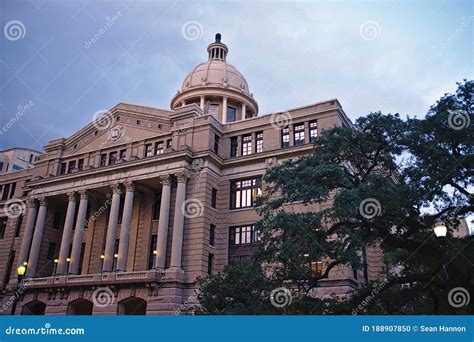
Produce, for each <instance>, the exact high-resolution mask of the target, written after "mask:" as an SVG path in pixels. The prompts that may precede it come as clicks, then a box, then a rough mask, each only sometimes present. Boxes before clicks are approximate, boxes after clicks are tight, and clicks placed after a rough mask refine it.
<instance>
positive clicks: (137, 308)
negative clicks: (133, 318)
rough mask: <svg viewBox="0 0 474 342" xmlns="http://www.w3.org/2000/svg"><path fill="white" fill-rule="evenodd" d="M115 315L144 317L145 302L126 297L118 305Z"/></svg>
mask: <svg viewBox="0 0 474 342" xmlns="http://www.w3.org/2000/svg"><path fill="white" fill-rule="evenodd" d="M117 315H126V316H128V315H146V301H145V300H143V299H141V298H137V297H128V298H125V299H122V300H121V301H120V302H119V303H118V309H117Z"/></svg>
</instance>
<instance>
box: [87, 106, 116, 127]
mask: <svg viewBox="0 0 474 342" xmlns="http://www.w3.org/2000/svg"><path fill="white" fill-rule="evenodd" d="M113 123H114V117H113V114H112V113H111V112H109V111H108V110H99V111H98V112H96V113H95V114H94V116H93V117H92V124H93V125H94V127H95V128H97V129H98V130H99V131H103V130H106V129H109V128H110V127H111V126H112V124H113Z"/></svg>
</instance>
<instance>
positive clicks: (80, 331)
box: [5, 323, 86, 336]
mask: <svg viewBox="0 0 474 342" xmlns="http://www.w3.org/2000/svg"><path fill="white" fill-rule="evenodd" d="M85 333H86V331H85V329H84V328H64V329H63V328H52V327H51V323H45V324H44V327H39V328H15V327H12V326H9V327H8V328H6V329H5V334H6V335H48V336H51V335H85Z"/></svg>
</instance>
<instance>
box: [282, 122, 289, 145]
mask: <svg viewBox="0 0 474 342" xmlns="http://www.w3.org/2000/svg"><path fill="white" fill-rule="evenodd" d="M289 146H290V129H289V128H288V127H285V128H282V130H281V147H282V148H286V147H289Z"/></svg>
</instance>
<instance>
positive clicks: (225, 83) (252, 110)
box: [171, 33, 258, 123]
mask: <svg viewBox="0 0 474 342" xmlns="http://www.w3.org/2000/svg"><path fill="white" fill-rule="evenodd" d="M228 52H229V49H228V48H227V45H225V44H223V43H222V42H221V35H220V34H219V33H218V34H216V40H215V41H214V42H213V43H211V44H209V46H208V47H207V53H208V59H207V62H204V63H201V64H198V66H196V67H195V68H194V69H193V71H191V72H190V73H189V74H188V75H187V76H186V78H185V79H184V81H183V84H182V85H181V89H180V90H178V92H177V94H176V95H175V96H174V97H173V99H172V100H171V109H173V110H174V109H177V108H180V107H183V106H186V105H190V104H197V105H199V106H200V107H201V109H202V111H203V114H204V115H207V114H211V115H213V116H215V117H216V119H218V120H220V121H221V122H222V123H229V122H234V121H239V120H245V119H248V118H252V117H255V116H257V113H258V104H257V101H255V99H254V98H253V94H252V93H250V90H249V86H248V83H247V81H246V80H245V78H244V76H242V74H241V73H240V72H239V71H238V70H237V68H236V67H234V66H233V65H232V64H229V63H227V53H228Z"/></svg>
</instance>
